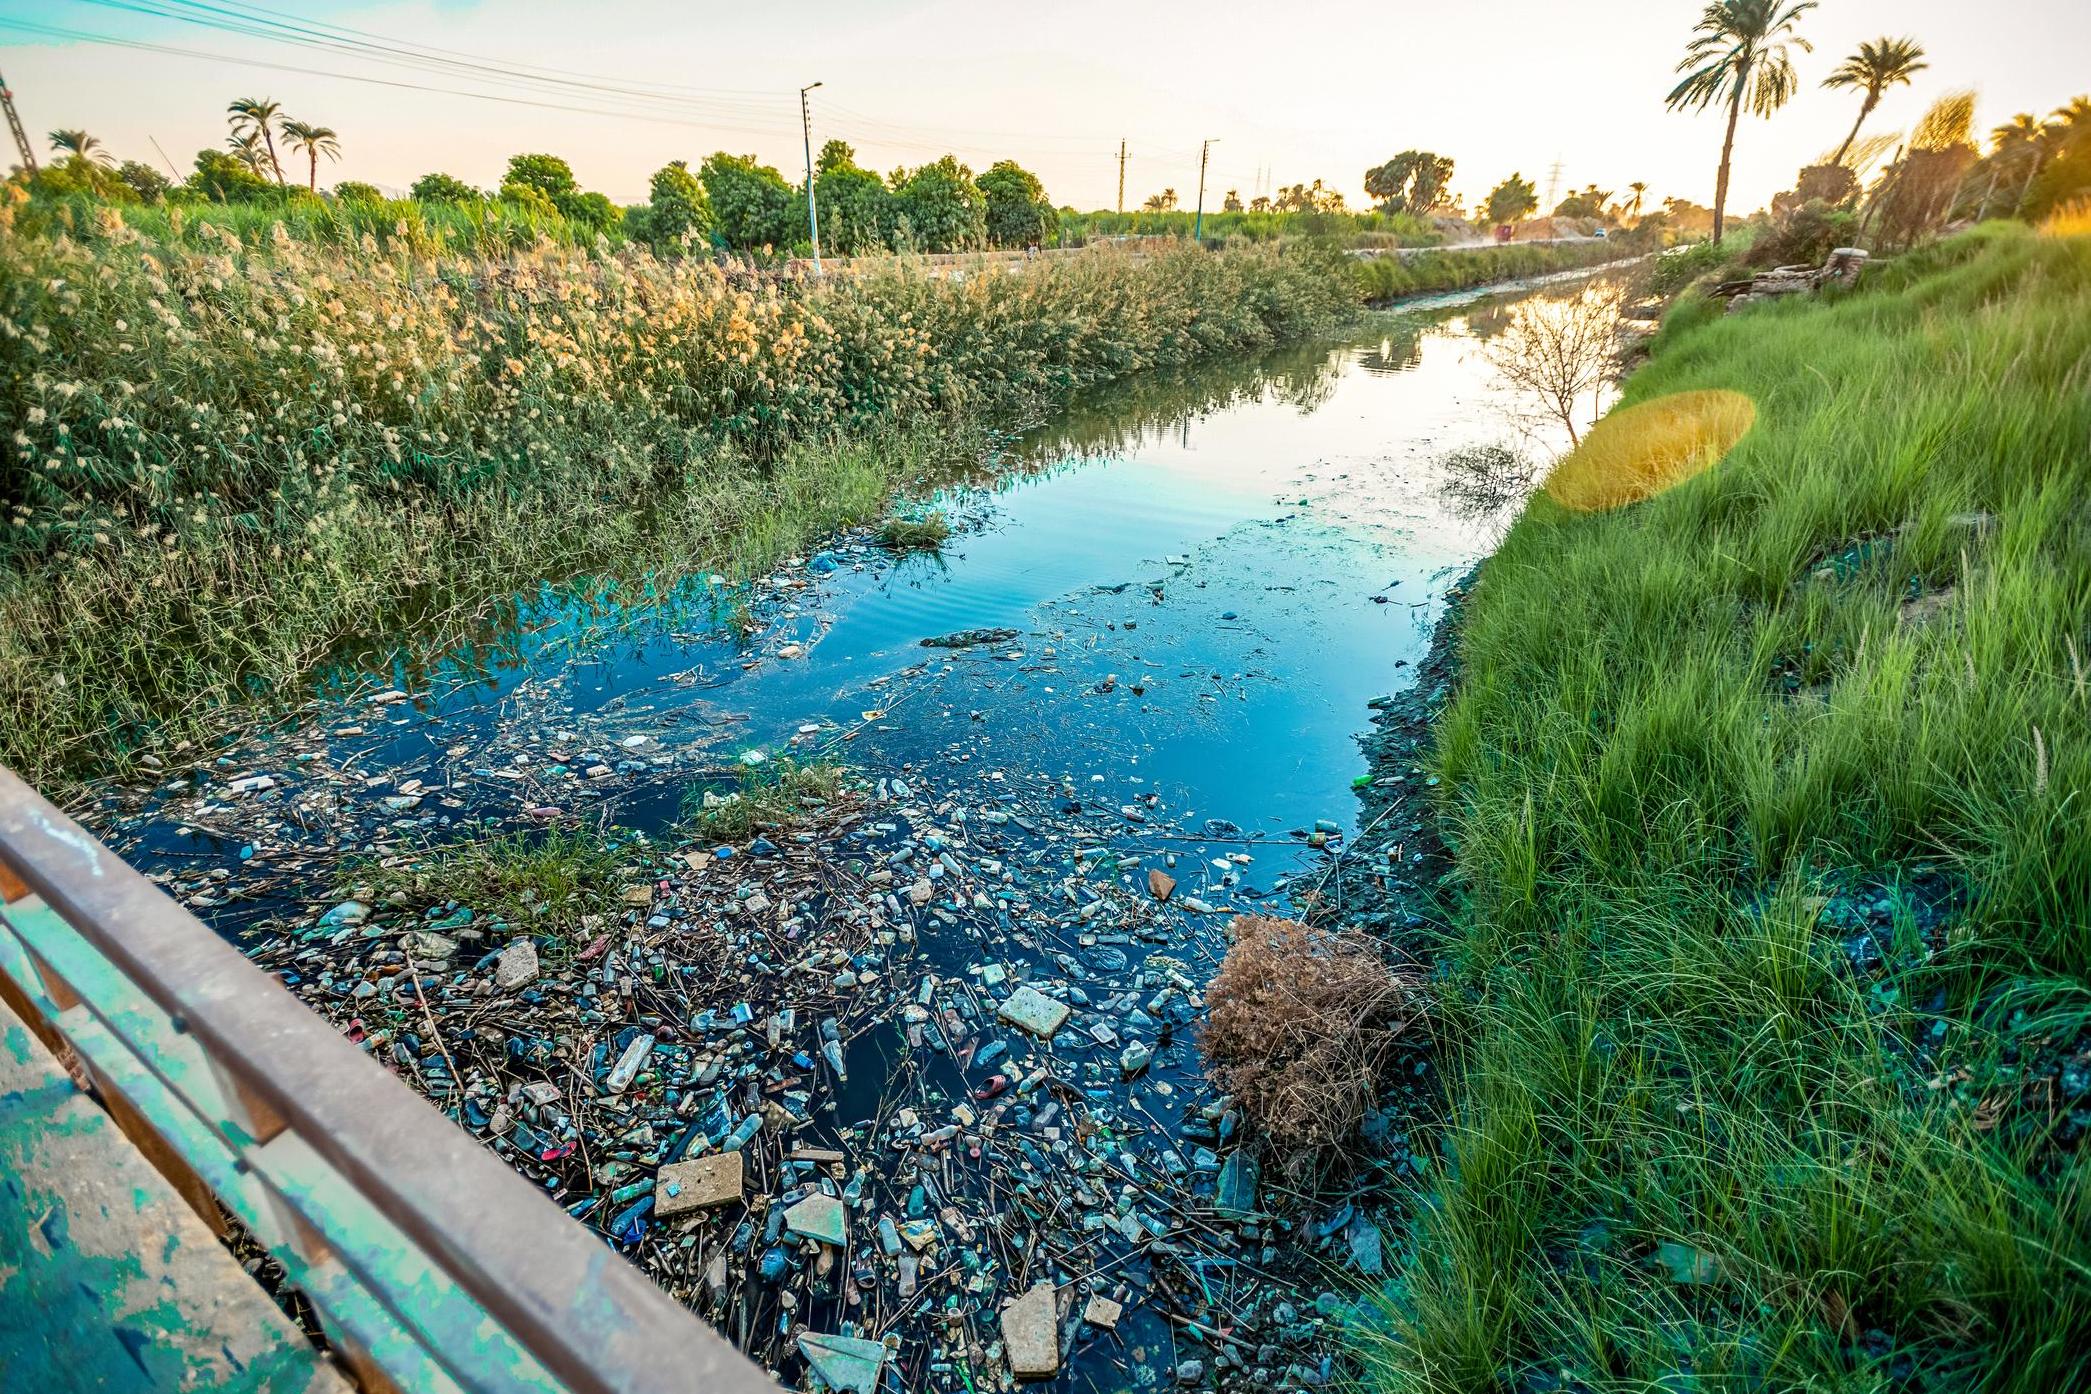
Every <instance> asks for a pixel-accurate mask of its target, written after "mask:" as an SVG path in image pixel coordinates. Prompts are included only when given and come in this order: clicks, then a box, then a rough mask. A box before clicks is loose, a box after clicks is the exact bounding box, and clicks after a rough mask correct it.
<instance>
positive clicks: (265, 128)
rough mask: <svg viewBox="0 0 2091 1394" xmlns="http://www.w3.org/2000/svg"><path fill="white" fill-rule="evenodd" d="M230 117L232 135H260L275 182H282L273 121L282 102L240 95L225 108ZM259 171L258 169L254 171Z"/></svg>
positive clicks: (281, 166)
mask: <svg viewBox="0 0 2091 1394" xmlns="http://www.w3.org/2000/svg"><path fill="white" fill-rule="evenodd" d="M225 110H226V112H227V114H228V115H230V117H231V118H232V132H233V134H234V135H240V134H242V133H245V134H247V135H258V136H260V137H261V143H262V145H263V146H264V147H265V148H266V149H267V151H268V154H269V168H270V169H273V170H274V171H275V172H276V182H277V183H278V184H281V183H282V182H283V162H282V161H281V160H279V159H277V158H276V132H275V123H276V117H277V115H278V114H279V113H280V112H281V111H282V110H283V103H281V102H279V101H277V100H275V99H274V98H272V97H259V98H256V97H242V98H240V99H239V100H238V101H236V102H234V103H232V105H230V106H228V107H226V108H225ZM255 173H256V174H259V173H261V171H260V170H258V169H257V170H256V171H255Z"/></svg>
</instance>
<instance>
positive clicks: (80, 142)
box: [51, 131, 114, 165]
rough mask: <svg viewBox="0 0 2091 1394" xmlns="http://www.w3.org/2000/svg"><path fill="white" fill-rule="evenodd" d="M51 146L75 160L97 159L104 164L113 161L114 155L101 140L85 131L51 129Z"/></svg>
mask: <svg viewBox="0 0 2091 1394" xmlns="http://www.w3.org/2000/svg"><path fill="white" fill-rule="evenodd" d="M51 148H52V149H53V150H55V151H57V152H58V153H59V154H61V155H65V156H67V157H69V158H71V159H75V160H99V161H101V162H102V163H103V164H105V165H106V164H111V163H113V162H114V157H113V156H112V155H110V153H109V152H108V150H107V149H105V148H104V147H103V145H102V143H101V141H99V140H97V139H95V138H94V137H93V136H91V135H89V134H87V132H85V131H53V132H51Z"/></svg>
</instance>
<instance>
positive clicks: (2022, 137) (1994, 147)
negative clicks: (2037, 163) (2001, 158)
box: [1989, 111, 2047, 155]
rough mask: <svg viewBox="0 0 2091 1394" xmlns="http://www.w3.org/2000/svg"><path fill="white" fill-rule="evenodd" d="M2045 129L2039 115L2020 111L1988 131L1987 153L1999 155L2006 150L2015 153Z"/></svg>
mask: <svg viewBox="0 0 2091 1394" xmlns="http://www.w3.org/2000/svg"><path fill="white" fill-rule="evenodd" d="M2046 129H2047V128H2046V127H2045V126H2043V125H2041V124H2040V118H2039V117H2037V116H2035V115H2034V114H2033V113H2032V112H2030V111H2022V112H2020V113H2019V114H2018V115H2016V116H2014V117H2012V118H2011V119H2010V120H2009V121H2006V122H2005V123H2004V124H2003V125H2001V126H1997V127H1995V128H1993V129H1992V130H1991V131H1990V133H1989V153H1990V154H1992V155H2001V154H2003V153H2004V152H2005V151H2007V150H2008V151H2011V152H2013V153H2016V152H2018V151H2020V150H2023V149H2025V148H2026V147H2027V146H2029V145H2031V144H2032V143H2033V142H2034V141H2037V140H2039V139H2040V137H2041V134H2042V132H2044V131H2045V130H2046Z"/></svg>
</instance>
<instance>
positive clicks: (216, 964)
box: [0, 769, 776, 1394]
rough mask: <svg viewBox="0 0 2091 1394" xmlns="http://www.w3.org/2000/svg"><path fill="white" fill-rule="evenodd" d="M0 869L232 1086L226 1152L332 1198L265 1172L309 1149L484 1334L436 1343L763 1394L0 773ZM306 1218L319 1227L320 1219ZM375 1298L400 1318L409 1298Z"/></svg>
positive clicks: (638, 1284)
mask: <svg viewBox="0 0 2091 1394" xmlns="http://www.w3.org/2000/svg"><path fill="white" fill-rule="evenodd" d="M0 868H4V869H5V870H6V871H8V872H10V873H12V878H11V880H10V881H9V882H8V883H6V884H5V886H4V890H5V893H6V896H7V899H8V900H10V901H13V900H20V899H22V898H23V896H24V894H29V895H34V896H37V897H40V898H41V899H42V901H43V902H44V905H45V906H47V907H49V909H50V910H52V911H54V912H55V913H56V914H57V915H58V916H59V917H60V918H61V919H63V921H64V922H65V923H66V925H67V926H69V927H70V928H71V929H72V930H73V931H75V932H76V933H77V934H78V936H79V937H80V939H82V940H84V941H85V942H86V943H87V944H88V945H90V946H92V948H93V949H94V950H95V951H96V952H97V953H98V954H99V955H101V956H102V957H104V958H105V959H106V960H107V962H108V964H109V965H111V966H112V967H113V968H114V969H115V970H116V971H117V972H119V973H120V974H121V975H122V976H123V978H125V979H127V980H128V982H129V983H130V984H132V985H134V986H135V987H136V989H137V990H138V991H139V992H140V993H142V994H143V995H144V996H145V997H146V998H148V999H150V1001H151V1002H152V1003H153V1004H154V1005H155V1006H156V1007H157V1008H158V1009H159V1011H161V1012H164V1013H165V1014H166V1016H167V1018H168V1020H169V1022H170V1023H171V1025H172V1027H173V1029H175V1030H176V1031H179V1032H183V1033H186V1034H188V1035H191V1036H193V1038H194V1040H195V1041H196V1042H197V1043H198V1044H199V1045H200V1046H201V1048H202V1053H203V1055H204V1056H205V1057H206V1058H207V1059H208V1061H209V1062H210V1064H211V1066H212V1068H214V1069H215V1070H217V1071H219V1072H222V1074H223V1075H224V1076H225V1077H226V1078H227V1079H228V1080H229V1081H231V1082H233V1083H234V1084H235V1085H236V1086H237V1092H238V1095H239V1097H240V1100H241V1102H242V1103H244V1104H245V1105H246V1110H245V1113H246V1117H247V1118H248V1119H251V1120H252V1125H250V1126H247V1127H241V1126H237V1125H236V1124H235V1122H234V1121H233V1119H232V1118H230V1117H228V1116H227V1114H228V1113H232V1112H238V1110H226V1111H225V1112H221V1113H220V1114H219V1115H218V1116H217V1117H216V1118H215V1119H213V1120H212V1121H213V1122H214V1123H215V1124H216V1125H217V1126H218V1128H219V1130H220V1132H221V1133H222V1134H223V1135H224V1137H225V1140H226V1141H227V1143H228V1144H229V1145H230V1147H231V1149H232V1152H233V1154H234V1155H235V1156H237V1157H239V1158H240V1159H241V1160H242V1161H244V1162H246V1163H247V1164H249V1165H254V1164H255V1163H257V1162H259V1163H260V1164H261V1166H260V1170H261V1171H262V1172H263V1173H264V1176H263V1179H264V1181H265V1182H266V1183H267V1184H269V1187H270V1189H271V1190H272V1191H275V1192H276V1193H277V1194H278V1195H281V1196H285V1197H286V1199H289V1200H291V1202H292V1204H293V1205H294V1206H302V1205H315V1204H321V1203H322V1196H323V1194H324V1193H325V1191H326V1190H327V1187H326V1186H324V1185H322V1184H319V1183H318V1182H317V1181H314V1182H313V1184H311V1185H310V1186H308V1187H305V1188H304V1189H303V1191H302V1193H300V1194H290V1193H293V1192H299V1191H300V1188H299V1187H298V1186H290V1185H285V1184H283V1182H284V1178H283V1177H282V1176H281V1175H274V1174H268V1173H272V1172H280V1170H281V1160H280V1159H281V1157H283V1156H286V1155H292V1154H300V1155H302V1154H304V1153H306V1152H308V1151H309V1154H310V1157H311V1158H312V1159H315V1162H316V1163H323V1164H324V1166H325V1168H326V1169H328V1170H330V1171H331V1172H332V1173H333V1174H335V1175H336V1176H338V1177H339V1178H340V1182H341V1183H342V1184H343V1185H344V1186H345V1187H346V1188H348V1192H349V1193H353V1194H354V1195H355V1196H356V1197H357V1198H359V1199H360V1200H361V1201H363V1202H365V1203H367V1204H368V1205H369V1207H370V1208H371V1210H372V1211H373V1212H374V1213H375V1214H376V1215H378V1216H381V1217H382V1218H383V1219H384V1220H385V1221H387V1222H389V1224H390V1225H391V1226H396V1227H397V1229H398V1231H399V1233H400V1234H401V1235H403V1236H404V1237H405V1239H406V1240H407V1241H408V1242H409V1243H410V1244H411V1245H413V1246H414V1247H415V1248H418V1249H420V1250H421V1251H422V1252H423V1253H424V1254H425V1255H426V1256H427V1258H428V1260H429V1261H430V1262H431V1263H432V1264H433V1266H434V1269H435V1272H434V1273H433V1274H430V1275H428V1280H429V1281H431V1282H438V1281H440V1282H448V1283H452V1284H454V1285H455V1287H456V1288H457V1289H458V1290H459V1291H460V1292H461V1294H463V1295H465V1296H468V1297H469V1298H470V1299H471V1301H472V1303H473V1304H475V1305H476V1306H477V1307H478V1308H480V1309H483V1311H484V1312H485V1314H486V1316H487V1318H488V1319H489V1320H488V1321H487V1322H486V1323H485V1324H483V1325H482V1326H481V1327H480V1328H478V1329H477V1330H457V1331H452V1332H449V1333H447V1335H448V1337H449V1338H450V1339H454V1340H455V1341H457V1342H461V1343H463V1344H464V1347H465V1348H466V1349H467V1350H469V1349H470V1348H471V1345H472V1343H473V1342H475V1341H476V1340H480V1339H484V1338H485V1337H486V1336H487V1335H488V1334H490V1331H498V1332H500V1333H503V1334H505V1335H506V1336H508V1337H512V1338H513V1340H514V1341H515V1343H516V1345H517V1346H518V1347H520V1349H521V1350H522V1351H524V1352H527V1353H528V1354H529V1356H530V1357H531V1358H532V1359H533V1360H534V1361H535V1362H537V1363H540V1364H541V1365H542V1367H543V1369H544V1370H545V1371H546V1372H548V1373H549V1374H550V1375H551V1376H552V1377H553V1378H554V1379H556V1380H557V1381H558V1382H560V1383H561V1384H563V1385H564V1386H565V1387H567V1388H570V1389H574V1390H581V1391H600V1394H612V1391H617V1394H653V1391H661V1394H667V1391H683V1390H695V1389H704V1390H706V1391H718V1394H772V1391H774V1390H775V1388H776V1386H775V1385H774V1384H773V1383H772V1382H771V1381H770V1379H769V1377H768V1376H767V1375H766V1374H765V1373H764V1372H763V1371H762V1370H761V1369H760V1368H759V1367H757V1366H756V1365H754V1364H753V1363H752V1362H750V1361H749V1360H748V1359H747V1358H746V1357H744V1356H742V1355H741V1354H740V1353H739V1352H737V1351H736V1350H734V1349H733V1347H732V1346H731V1345H729V1344H728V1343H727V1342H726V1341H725V1340H724V1339H723V1338H722V1337H720V1336H719V1335H717V1334H716V1333H715V1332H713V1331H712V1330H710V1329H709V1328H708V1327H706V1326H705V1325H704V1324H703V1323H702V1322H700V1321H699V1320H698V1319H697V1318H696V1317H695V1316H693V1315H692V1314H691V1313H689V1312H688V1311H686V1310H685V1309H683V1308H682V1307H681V1306H680V1305H678V1304H677V1303H675V1302H674V1301H673V1300H672V1299H670V1298H669V1297H668V1296H667V1294H665V1293H663V1292H662V1291H661V1290H660V1289H658V1288H657V1287H655V1286H654V1285H653V1283H652V1282H651V1281H650V1280H649V1279H647V1278H646V1276H645V1275H643V1274H642V1273H640V1272H639V1270H638V1269H636V1268H634V1267H632V1266H631V1265H630V1264H628V1263H626V1262H625V1261H624V1260H623V1259H622V1258H621V1257H620V1256H618V1255H617V1254H616V1253H614V1252H613V1251H612V1250H610V1249H609V1248H608V1247H607V1246H606V1245H604V1244H602V1243H601V1242H600V1241H598V1240H597V1239H595V1238H594V1237H593V1236H591V1235H590V1234H588V1233H587V1232H586V1231H585V1230H583V1229H582V1228H581V1227H580V1226H578V1225H576V1224H574V1223H573V1222H572V1221H571V1220H570V1219H569V1218H568V1217H567V1216H566V1215H565V1214H564V1212H562V1211H561V1210H560V1209H559V1208H558V1207H557V1206H555V1205H553V1204H552V1203H551V1201H549V1200H548V1199H547V1198H546V1197H544V1196H543V1195H542V1194H541V1193H539V1192H538V1190H537V1189H536V1188H535V1187H533V1186H531V1185H530V1184H529V1183H528V1182H527V1181H525V1180H524V1179H523V1178H522V1177H520V1176H518V1175H516V1174H515V1173H514V1172H512V1171H510V1170H509V1169H508V1168H507V1167H506V1166H504V1165H502V1164H501V1162H500V1161H499V1160H498V1159H496V1158H494V1157H493V1156H491V1155H490V1154H488V1153H487V1152H486V1151H485V1150H484V1149H483V1148H481V1147H480V1145H479V1144H478V1143H477V1142H475V1141H474V1140H473V1139H472V1138H471V1137H470V1136H468V1135H467V1134H466V1133H465V1132H464V1130H463V1129H461V1128H458V1127H456V1126H455V1125H454V1124H452V1123H451V1122H450V1121H449V1120H447V1119H445V1118H444V1117H442V1116H441V1115H440V1114H438V1113H437V1112H436V1111H434V1110H433V1109H431V1108H429V1107H428V1106H427V1105H425V1104H424V1103H423V1102H422V1101H421V1100H420V1099H419V1098H417V1097H415V1095H414V1094H413V1093H412V1091H410V1090H409V1089H408V1088H407V1087H406V1086H405V1085H404V1084H402V1083H401V1082H400V1081H399V1080H397V1079H395V1078H393V1077H392V1075H390V1074H389V1073H388V1072H386V1071H385V1070H384V1069H383V1068H382V1067H381V1066H379V1065H378V1064H377V1063H376V1062H375V1061H372V1060H371V1059H369V1058H368V1057H366V1056H365V1055H364V1054H363V1053H362V1052H361V1051H359V1050H357V1049H356V1048H355V1047H354V1046H353V1045H351V1044H350V1043H349V1042H347V1041H346V1040H344V1039H343V1038H342V1037H341V1036H340V1035H339V1034H337V1033H336V1032H335V1031H334V1030H333V1028H332V1027H331V1026H329V1025H328V1024H327V1023H326V1022H324V1021H322V1020H321V1019H320V1018H318V1017H317V1016H315V1015H313V1014H312V1013H311V1012H310V1011H309V1010H307V1009H306V1008H305V1006H304V1005H303V1004H302V1003H300V1002H298V1001H297V999H296V998H294V997H292V996H291V995H290V994H289V993H288V992H287V991H285V990H284V989H283V988H282V987H281V985H280V984H278V983H277V982H276V981H275V980H274V979H273V978H271V977H269V975H267V974H266V973H263V972H262V971H261V970H260V969H258V968H256V967H255V966H254V965H253V964H251V963H249V962H248V961H247V960H246V959H244V958H243V957H241V956H240V954H239V953H238V952H237V951H236V950H235V949H233V948H232V947H231V946H230V945H229V944H226V943H225V942H224V941H223V940H221V939H219V938H218V937H217V936H216V935H215V934H213V933H212V932H211V931H210V930H209V929H208V928H207V927H206V926H204V925H203V924H201V923H200V922H198V921H197V920H196V919H195V918H194V917H193V916H191V915H190V914H189V913H188V912H187V911H185V910H183V909H182V908H181V907H180V906H178V905H176V904H175V903H174V902H173V901H172V900H170V899H168V898H167V897H166V896H165V895H164V894H162V893H161V892H160V890H159V889H158V888H157V887H155V886H154V885H153V884H152V883H151V882H149V881H148V880H146V879H145V878H144V877H143V876H141V875H139V874H138V873H137V872H136V871H134V870H132V869H131V868H130V867H128V866H126V865H124V863H123V862H122V861H121V860H120V859H119V858H118V857H117V856H116V855H115V854H114V853H113V852H111V851H110V850H109V849H108V848H106V847H104V846H102V845H101V844H100V843H99V842H97V841H96V840H95V839H94V838H93V837H92V836H91V835H90V834H89V833H87V832H86V831H85V830H84V829H82V828H81V827H80V826H79V825H78V824H76V823H74V822H73V821H72V820H71V819H69V818H67V817H66V816H65V815H64V814H62V813H60V812H59V811H58V810H57V809H56V808H54V807H53V806H52V805H51V804H50V803H49V802H47V801H46V800H44V799H43V798H42V797H41V796H39V795H38V794H37V793H36V792H35V791H34V790H33V789H31V788H29V786H28V785H26V784H25V783H23V781H22V780H21V779H20V778H18V777H17V776H15V775H14V774H13V773H12V772H11V771H8V770H5V769H0ZM30 947H31V949H32V952H33V951H34V946H33V945H32V946H30ZM85 1005H87V1006H88V1007H89V1008H90V1009H92V1008H93V1007H94V1006H95V1004H94V1003H93V1002H92V1000H86V1001H85ZM96 1015H97V1016H98V1017H100V1015H101V1014H100V1013H99V1012H97V1013H96ZM104 1020H105V1021H106V1018H104ZM147 1064H148V1066H151V1065H152V1062H149V1061H148V1062H147ZM155 1072H157V1071H155ZM227 1092H231V1091H227ZM227 1102H229V1101H227ZM192 1103H193V1101H192ZM272 1131H274V1132H278V1133H279V1136H278V1137H277V1139H276V1141H275V1142H274V1143H270V1144H269V1147H270V1148H272V1149H273V1152H272V1153H271V1155H270V1156H268V1157H263V1156H262V1155H261V1154H262V1153H263V1152H264V1151H267V1150H269V1149H265V1148H264V1147H263V1145H262V1144H263V1143H265V1142H267V1141H268V1139H267V1137H265V1136H257V1135H256V1134H257V1133H262V1134H266V1133H269V1132H272ZM286 1146H288V1147H290V1152H289V1153H286V1152H285V1147H286ZM272 1163H273V1164H274V1165H272ZM314 1169H315V1168H313V1167H307V1168H304V1169H303V1170H305V1171H308V1172H309V1171H312V1170H314ZM305 1219H306V1220H307V1221H308V1222H311V1223H313V1225H314V1227H315V1229H317V1230H319V1231H321V1232H322V1233H324V1232H325V1231H326V1230H327V1229H328V1228H329V1225H328V1219H329V1217H328V1216H326V1215H317V1216H315V1215H313V1214H312V1213H310V1212H309V1211H306V1212H305ZM334 1228H335V1229H336V1231H337V1233H339V1232H340V1226H339V1224H336V1225H335V1226H334ZM358 1276H361V1277H365V1278H366V1281H367V1280H368V1277H369V1276H370V1275H367V1274H366V1275H358ZM379 1295H380V1294H375V1293H374V1294H373V1296H379ZM385 1296H389V1298H390V1299H391V1300H387V1301H383V1302H382V1303H381V1305H383V1306H385V1307H386V1308H387V1309H389V1310H391V1311H393V1312H395V1313H396V1312H397V1311H398V1310H399V1307H398V1306H397V1305H396V1304H398V1303H400V1302H410V1301H412V1300H413V1299H412V1296H411V1295H409V1294H399V1293H393V1294H387V1295H385ZM495 1344H496V1345H498V1344H499V1342H498V1341H497V1342H495ZM373 1354H376V1352H373ZM445 1354H454V1351H453V1352H446V1353H445ZM443 1363H445V1364H449V1363H450V1361H449V1360H448V1359H445V1360H444V1361H443ZM457 1368H458V1367H457V1366H455V1365H453V1366H452V1369H453V1370H455V1369H457ZM463 1382H464V1383H465V1384H466V1385H467V1386H468V1387H471V1386H473V1385H477V1384H478V1383H479V1381H477V1380H473V1379H470V1378H467V1379H465V1380H464V1381H463ZM492 1383H493V1384H494V1385H495V1386H496V1387H503V1386H506V1385H507V1381H504V1380H498V1379H497V1380H494V1381H492Z"/></svg>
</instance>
